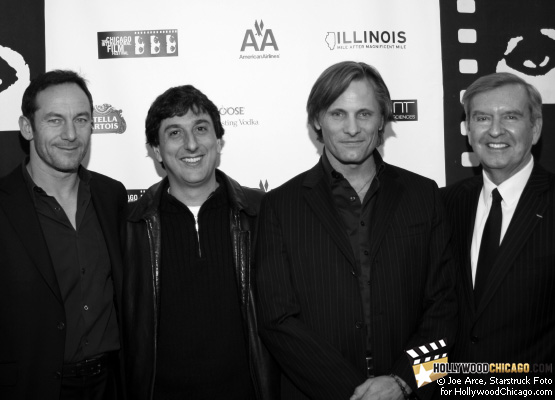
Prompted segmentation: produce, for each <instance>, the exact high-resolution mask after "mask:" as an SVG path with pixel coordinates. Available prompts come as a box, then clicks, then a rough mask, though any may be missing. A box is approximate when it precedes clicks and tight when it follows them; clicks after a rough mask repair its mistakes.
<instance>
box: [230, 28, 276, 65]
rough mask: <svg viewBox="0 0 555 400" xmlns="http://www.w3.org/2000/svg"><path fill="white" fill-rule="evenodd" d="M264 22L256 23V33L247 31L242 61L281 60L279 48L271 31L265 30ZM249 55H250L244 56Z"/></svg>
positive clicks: (242, 50)
mask: <svg viewBox="0 0 555 400" xmlns="http://www.w3.org/2000/svg"><path fill="white" fill-rule="evenodd" d="M264 28H265V26H264V21H262V20H260V23H259V22H258V21H254V31H253V30H252V29H247V30H246V31H245V36H244V37H243V44H242V45H241V54H240V55H239V59H242V60H261V59H268V58H279V53H277V52H278V51H279V47H278V44H277V41H276V38H275V36H274V32H273V31H272V30H271V29H264ZM244 53H249V54H244Z"/></svg>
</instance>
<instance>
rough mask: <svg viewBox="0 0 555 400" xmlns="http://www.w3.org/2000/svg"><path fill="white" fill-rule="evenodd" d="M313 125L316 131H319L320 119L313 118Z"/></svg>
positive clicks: (320, 126)
mask: <svg viewBox="0 0 555 400" xmlns="http://www.w3.org/2000/svg"><path fill="white" fill-rule="evenodd" d="M313 123H314V127H315V128H316V130H317V131H321V130H322V125H320V121H319V120H318V118H314V122H313Z"/></svg>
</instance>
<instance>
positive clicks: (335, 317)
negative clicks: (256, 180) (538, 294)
mask: <svg viewBox="0 0 555 400" xmlns="http://www.w3.org/2000/svg"><path fill="white" fill-rule="evenodd" d="M307 111H308V120H309V123H310V125H311V126H312V127H313V128H314V130H315V131H316V132H317V135H318V138H319V140H320V141H322V142H323V143H324V145H325V151H324V155H323V156H322V158H321V160H320V162H319V163H318V164H317V165H316V166H315V167H313V168H312V169H310V170H309V171H306V172H304V173H302V174H300V175H299V176H297V177H295V178H293V179H292V180H290V181H289V182H287V183H285V184H284V185H283V186H281V187H279V188H277V189H275V190H273V191H272V192H270V193H269V194H268V195H267V196H266V198H265V200H263V203H262V206H261V207H262V208H261V212H260V224H259V226H260V236H259V246H258V268H259V270H258V274H257V277H258V294H259V302H260V313H259V314H260V317H261V328H260V329H261V332H260V334H261V336H262V338H263V340H264V341H265V343H266V344H267V346H268V349H269V350H270V352H271V353H272V354H273V356H274V357H275V359H276V360H277V361H278V363H279V364H280V366H281V368H282V372H283V374H282V398H283V399H287V400H295V399H330V400H337V399H345V400H346V399H348V398H349V397H351V396H352V398H353V399H362V398H364V399H375V398H383V399H403V398H404V397H407V398H409V397H414V396H415V394H416V395H418V396H419V397H421V398H428V397H429V396H430V395H431V393H432V391H433V389H434V386H435V384H430V385H426V386H425V387H423V388H421V389H418V390H417V384H416V381H415V376H414V373H413V372H412V369H411V366H410V364H409V360H408V357H407V355H406V354H405V350H406V349H409V348H412V347H416V346H420V345H423V344H427V343H429V342H431V341H435V340H439V339H442V338H446V339H447V342H448V343H452V342H453V335H454V330H455V320H456V302H455V293H454V290H453V287H454V271H453V268H452V265H451V258H450V253H449V251H448V247H447V242H448V239H449V238H448V232H447V229H446V227H445V223H444V221H443V209H442V206H441V202H440V198H439V192H438V189H437V186H436V184H435V183H434V182H432V181H431V180H429V179H426V178H423V177H421V176H418V175H416V174H413V173H411V172H409V171H406V170H403V169H400V168H397V167H394V166H392V165H388V164H386V163H385V162H383V160H382V158H381V156H380V154H379V153H378V151H377V150H376V148H377V147H378V146H379V145H381V143H382V142H383V133H384V130H385V127H386V125H387V124H388V123H389V122H390V121H391V120H392V119H393V118H392V109H391V99H390V96H389V91H388V89H387V86H386V85H385V83H384V81H383V80H382V78H381V76H380V74H379V73H378V72H377V71H376V70H375V69H374V68H372V67H371V66H369V65H367V64H364V63H357V62H342V63H339V64H335V65H333V66H331V67H329V68H328V69H327V70H326V71H324V72H323V73H322V75H321V76H320V77H319V78H318V80H317V81H316V83H315V84H314V86H313V88H312V91H311V93H310V96H309V99H308V103H307ZM355 389H356V391H355Z"/></svg>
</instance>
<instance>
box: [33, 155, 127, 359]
mask: <svg viewBox="0 0 555 400" xmlns="http://www.w3.org/2000/svg"><path fill="white" fill-rule="evenodd" d="M78 174H79V188H78V193H77V212H76V216H75V220H76V221H75V222H76V228H74V227H73V225H72V224H71V222H70V220H69V218H68V216H67V215H66V213H65V211H64V209H63V208H62V207H61V206H60V204H59V203H58V201H57V200H56V198H55V197H53V196H49V195H48V194H47V193H46V192H45V191H44V190H43V189H42V188H40V187H38V186H37V185H36V184H35V183H34V182H33V180H32V178H31V176H30V175H29V172H28V171H27V168H26V166H25V163H24V164H23V176H24V177H25V182H26V184H27V187H28V188H29V192H30V193H31V198H32V199H33V202H34V205H35V210H36V211H37V215H38V218H39V222H40V225H41V228H42V232H43V235H44V238H45V240H46V244H47V246H48V251H49V253H50V257H51V259H52V264H53V265H54V270H55V273H56V277H57V279H58V285H59V286H60V292H61V294H62V299H63V302H64V309H65V314H66V321H65V323H64V322H62V323H61V324H63V325H65V326H60V327H59V328H61V329H66V341H65V352H64V362H65V363H66V364H67V363H73V362H78V361H82V360H86V359H89V358H92V357H94V356H96V355H98V354H102V353H106V352H109V351H114V350H118V349H119V333H118V325H117V318H116V311H115V307H114V289H113V283H112V276H111V265H110V257H109V255H108V249H107V247H106V242H105V240H104V235H103V233H102V229H101V227H100V223H99V221H98V217H97V215H96V211H95V208H94V204H93V202H92V199H91V192H90V186H89V181H90V179H91V175H90V174H89V172H88V171H87V170H86V169H85V168H82V167H80V168H79V172H78Z"/></svg>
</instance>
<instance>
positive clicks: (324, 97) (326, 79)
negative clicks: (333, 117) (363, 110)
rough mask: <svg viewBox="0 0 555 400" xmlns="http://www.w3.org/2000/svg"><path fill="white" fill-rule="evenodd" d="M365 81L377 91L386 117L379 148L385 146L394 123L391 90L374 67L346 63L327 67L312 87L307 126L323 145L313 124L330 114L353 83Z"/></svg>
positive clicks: (320, 132) (377, 98)
mask: <svg viewBox="0 0 555 400" xmlns="http://www.w3.org/2000/svg"><path fill="white" fill-rule="evenodd" d="M365 79H366V80H367V81H368V82H369V83H370V84H371V85H372V88H373V89H374V93H375V95H376V100H377V101H378V104H379V106H380V112H381V114H382V116H383V120H384V124H383V126H382V128H381V129H380V131H379V132H378V139H379V143H378V146H380V145H381V144H382V143H383V134H384V131H385V127H386V125H387V124H388V123H389V122H391V121H393V109H392V104H391V96H390V95H389V90H388V89H387V86H386V84H385V82H384V80H383V79H382V77H381V75H380V73H379V72H378V71H377V70H376V69H375V68H374V67H372V66H371V65H368V64H366V63H363V62H355V61H343V62H340V63H337V64H334V65H332V66H331V67H328V68H327V69H326V70H325V71H324V72H322V74H321V75H320V76H319V77H318V79H317V80H316V82H315V83H314V86H312V90H311V91H310V94H309V96H308V101H307V103H306V111H307V113H308V123H309V125H310V126H311V127H312V129H314V131H315V132H316V134H317V136H318V140H319V141H320V142H322V141H323V139H322V130H320V129H317V128H316V126H315V124H314V123H315V122H316V121H318V118H320V115H321V113H322V112H325V111H327V109H328V108H329V107H330V106H331V105H332V104H333V102H334V101H335V100H337V98H338V97H339V96H341V95H342V94H343V92H345V90H347V88H348V87H349V85H350V84H351V82H353V81H362V80H365Z"/></svg>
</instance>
